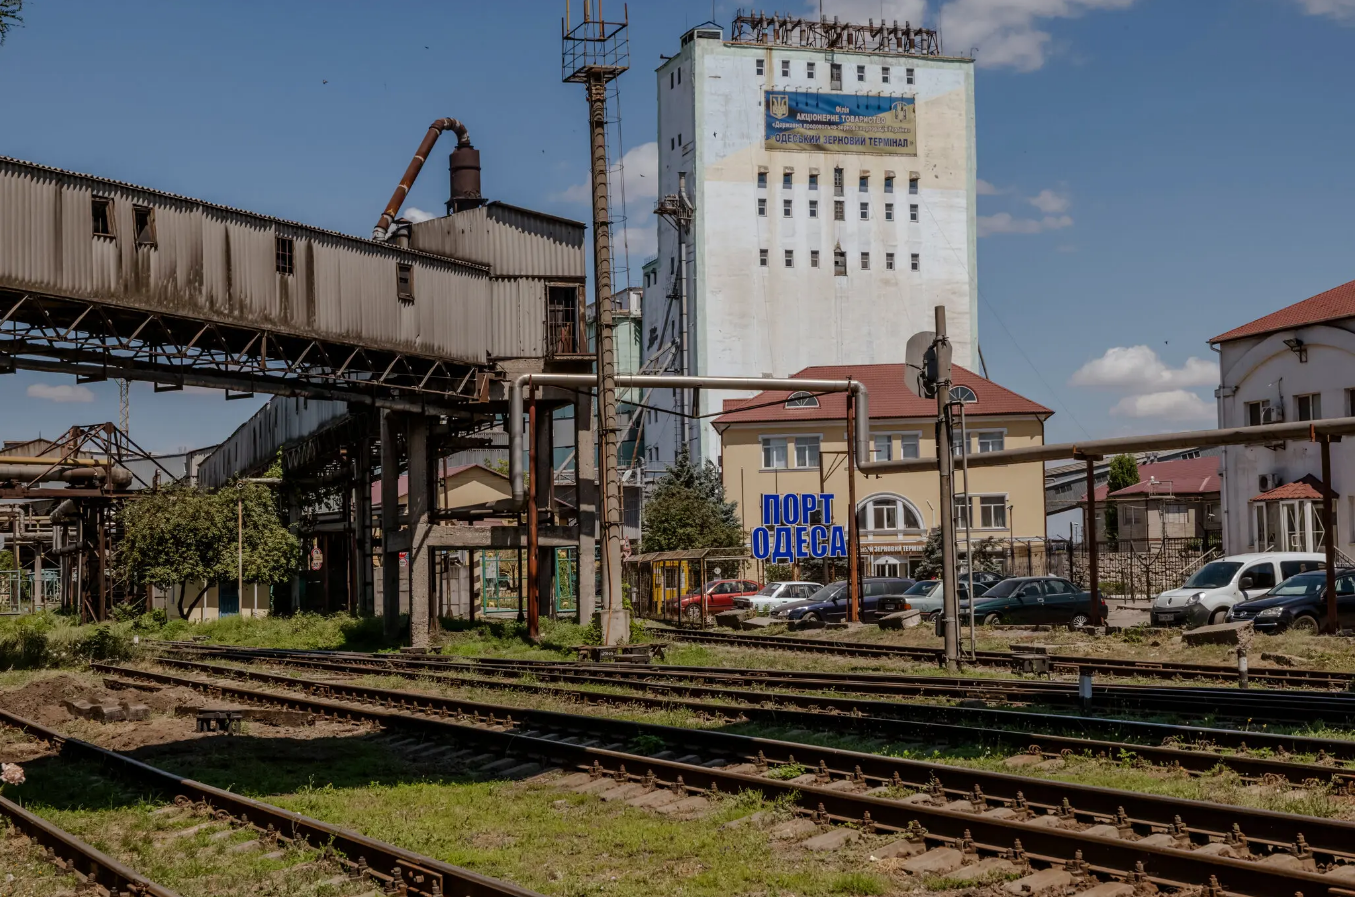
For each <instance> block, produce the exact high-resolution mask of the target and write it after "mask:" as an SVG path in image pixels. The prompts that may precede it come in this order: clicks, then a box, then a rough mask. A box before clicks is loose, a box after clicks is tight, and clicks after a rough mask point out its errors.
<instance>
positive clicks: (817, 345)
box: [644, 40, 978, 461]
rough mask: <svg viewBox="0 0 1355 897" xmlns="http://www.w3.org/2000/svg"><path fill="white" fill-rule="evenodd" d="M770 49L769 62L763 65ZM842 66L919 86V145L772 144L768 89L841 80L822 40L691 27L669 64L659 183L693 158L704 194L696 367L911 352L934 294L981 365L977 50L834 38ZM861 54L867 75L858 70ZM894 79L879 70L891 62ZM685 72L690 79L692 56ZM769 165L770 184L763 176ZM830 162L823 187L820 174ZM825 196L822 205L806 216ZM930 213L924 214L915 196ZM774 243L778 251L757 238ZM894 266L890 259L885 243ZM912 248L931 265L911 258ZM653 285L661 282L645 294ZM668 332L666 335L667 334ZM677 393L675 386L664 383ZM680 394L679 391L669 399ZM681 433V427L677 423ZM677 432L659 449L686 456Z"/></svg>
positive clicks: (664, 239)
mask: <svg viewBox="0 0 1355 897" xmlns="http://www.w3.org/2000/svg"><path fill="white" fill-rule="evenodd" d="M758 59H762V60H763V62H764V70H765V72H766V75H765V76H759V75H757V74H756V62H757V60H758ZM782 59H789V60H790V61H791V77H790V79H789V80H783V79H782V78H781V76H780V72H781V60H782ZM831 59H832V61H836V62H840V63H841V64H842V66H843V71H844V81H843V85H842V87H843V90H842V92H843V93H853V94H864V93H881V94H885V95H899V96H915V97H916V99H917V121H918V130H919V140H918V155H917V156H906V155H876V154H863V153H822V152H801V151H774V150H772V151H769V150H767V149H765V148H764V110H763V108H762V100H763V91H764V90H765V89H774V88H782V87H784V88H786V89H789V90H818V91H821V92H827V91H828V88H829V60H830V56H829V54H828V53H826V52H824V51H817V50H807V49H805V50H802V49H791V48H781V47H770V48H758V47H752V46H745V45H732V44H726V43H723V42H721V41H716V40H692V41H690V42H689V43H688V44H686V45H685V46H684V47H683V48H682V50H681V52H680V53H679V54H678V55H677V56H675V57H673V58H672V59H671V60H669V61H667V62H666V63H664V65H662V66H661V67H660V68H659V69H658V72H657V74H658V85H657V86H658V95H659V96H658V98H659V193H660V195H661V196H662V195H665V194H669V193H675V192H676V191H677V188H678V180H679V173H680V172H687V173H688V181H687V183H688V190H689V193H690V194H691V197H692V199H693V201H694V203H695V206H696V219H695V223H694V243H695V245H694V247H692V248H690V249H689V253H688V255H689V260H690V262H691V265H690V268H689V274H690V275H691V279H690V281H689V294H690V299H689V305H690V311H691V324H690V330H691V334H692V341H693V357H694V368H695V371H694V372H695V373H699V374H722V375H739V376H762V375H773V376H778V377H784V376H789V375H791V374H794V373H795V372H797V371H799V370H801V369H802V368H804V367H807V366H809V365H812V364H877V363H884V362H899V361H902V360H903V348H904V344H905V343H906V341H907V339H908V337H910V336H912V335H913V333H915V332H917V331H919V330H926V329H930V328H931V326H932V307H933V306H934V305H937V304H944V305H945V306H946V308H947V317H948V327H949V331H950V334H951V340H952V343H953V345H954V347H955V356H954V358H955V361H956V363H958V364H962V365H966V366H969V365H970V361H971V355H972V354H973V347H974V343H975V340H976V338H977V330H976V312H977V295H978V293H977V279H976V241H975V216H974V208H975V206H974V196H975V138H974V133H975V132H974V104H973V84H974V82H973V66H972V63H971V62H969V61H964V60H949V59H931V58H925V57H905V56H892V55H882V54H881V55H877V54H865V53H850V52H841V51H837V52H834V53H833V54H832V56H831ZM809 61H813V62H815V64H816V78H815V80H814V81H813V82H811V81H809V80H808V79H807V78H806V75H805V73H806V65H805V64H806V63H807V62H809ZM858 64H864V65H865V66H866V72H867V75H866V81H865V82H863V83H859V82H857V81H856V80H855V77H856V76H855V69H856V66H857V65H858ZM885 65H887V66H889V67H890V69H891V81H890V83H889V84H884V83H881V74H880V72H881V67H882V66H885ZM905 68H913V69H914V71H915V82H916V83H915V84H914V85H906V84H904V83H903V80H904V70H905ZM679 70H680V71H681V73H682V80H681V82H680V83H679V82H678V81H677V78H676V74H677V72H678V71H679ZM835 167H841V168H843V169H844V171H845V178H844V181H845V184H844V186H845V189H844V191H843V193H844V195H843V196H842V197H841V199H842V200H843V201H844V202H845V205H846V216H845V217H846V220H845V221H840V222H839V221H834V220H833V201H834V199H835V197H834V191H833V169H834V168H835ZM787 168H791V169H794V171H793V186H792V187H791V188H790V189H789V190H783V189H782V186H781V176H782V173H783V171H784V170H785V169H787ZM760 169H765V170H766V171H767V188H766V189H765V190H759V189H758V188H757V175H758V172H759V170H760ZM811 170H817V172H818V175H819V184H818V189H817V190H816V191H811V190H809V188H808V174H809V173H810V171H811ZM863 171H868V172H869V174H870V183H869V190H868V193H867V194H861V193H859V192H858V189H857V186H858V175H859V174H860V173H862V172H863ZM886 172H892V173H893V175H894V178H895V181H894V193H893V194H888V195H887V194H885V193H884V177H885V174H886ZM910 172H917V173H918V174H919V175H920V185H921V186H920V191H919V194H918V195H916V196H910V195H909V193H908V179H909V174H910ZM760 197H762V198H765V199H766V200H767V216H766V217H759V216H758V215H757V200H758V198H760ZM786 198H789V199H791V200H792V202H793V204H792V209H793V212H792V217H790V218H783V217H782V200H783V199H786ZM811 198H817V199H818V203H819V207H818V217H817V218H816V219H811V218H809V216H808V203H809V200H810V199H811ZM863 200H864V201H868V202H869V203H870V205H871V217H870V220H868V221H862V220H860V218H859V203H860V202H861V201H863ZM886 202H892V203H893V204H894V220H893V221H886V220H885V215H884V205H885V203H886ZM911 203H917V204H918V206H919V218H920V220H919V221H918V222H916V223H912V222H910V221H909V220H908V219H909V205H910V204H911ZM837 245H841V247H842V249H843V250H844V251H845V252H846V256H847V270H848V274H847V276H845V277H836V276H834V274H833V250H834V247H835V246H837ZM760 249H766V250H768V262H769V263H768V266H767V267H765V268H764V267H760V265H759V258H758V253H759V250H760ZM785 250H793V251H794V254H795V266H794V267H793V268H786V267H785V266H784V252H785ZM811 250H818V251H819V253H820V267H819V268H817V269H815V268H811V267H810V252H811ZM677 252H678V247H677V236H676V232H675V230H674V229H673V228H670V227H661V228H660V229H659V254H658V262H659V265H658V274H659V287H660V289H659V292H660V293H661V294H662V293H663V292H666V291H667V289H668V286H669V284H670V283H671V280H672V276H673V273H674V272H675V259H676V256H677ZM862 252H869V253H870V257H871V268H870V270H868V271H863V270H861V269H860V254H861V253H862ZM889 252H892V253H894V257H895V269H894V270H892V271H890V270H886V266H885V256H886V253H889ZM913 253H917V254H919V256H920V258H921V270H920V271H918V272H913V271H911V270H909V267H910V265H909V260H910V256H911V255H912V254H913ZM646 298H647V299H648V298H649V297H648V296H647V297H646ZM666 306H667V303H666V302H665V301H664V300H662V299H660V300H658V301H647V302H646V308H645V312H646V319H645V328H644V329H645V333H646V347H647V350H648V345H649V340H648V334H649V332H650V328H651V327H653V326H658V325H659V323H660V322H661V321H662V319H663V318H664V317H665V316H667V317H668V318H670V319H673V320H675V319H676V314H675V313H673V312H671V311H670V310H669V309H668V308H667V307H666ZM665 342H666V340H662V339H661V340H660V341H659V345H660V346H661V345H663V344H664V343H665ZM733 395H735V394H734V393H703V394H702V408H701V410H702V411H703V412H704V411H707V410H714V409H718V407H719V402H720V401H721V399H722V398H724V397H728V396H733ZM656 399H657V400H658V403H659V404H660V405H662V406H663V407H671V395H670V396H668V397H665V396H662V395H660V396H656ZM665 401H667V404H664V403H665ZM672 429H673V431H674V432H677V430H678V428H676V427H675V428H672ZM699 434H700V435H699V440H700V452H701V454H703V455H704V456H705V457H707V458H710V459H712V460H714V459H715V457H716V455H717V453H718V438H717V436H716V434H715V432H714V430H713V428H711V427H710V425H709V424H703V425H702V426H701V427H700V428H699ZM675 448H676V446H675V445H674V443H673V440H672V439H668V440H665V442H664V445H663V447H662V448H661V455H660V460H662V461H668V460H670V459H671V458H672V456H673V453H674V449H675Z"/></svg>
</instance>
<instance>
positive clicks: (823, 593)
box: [772, 576, 914, 623]
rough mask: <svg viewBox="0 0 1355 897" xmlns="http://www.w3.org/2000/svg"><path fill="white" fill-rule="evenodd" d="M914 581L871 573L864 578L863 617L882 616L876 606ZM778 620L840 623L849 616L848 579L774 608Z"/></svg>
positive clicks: (875, 617)
mask: <svg viewBox="0 0 1355 897" xmlns="http://www.w3.org/2000/svg"><path fill="white" fill-rule="evenodd" d="M913 582H914V581H913V580H911V579H903V578H899V577H893V576H868V577H866V578H865V579H863V580H861V620H862V622H869V621H871V620H876V619H878V618H879V613H878V612H877V607H876V605H877V604H878V602H879V600H880V598H882V597H883V596H885V595H902V594H903V593H904V592H906V591H908V589H909V588H911V587H912V585H913ZM772 619H774V620H778V621H792V620H823V621H824V622H825V623H836V622H839V621H841V620H845V619H847V581H846V580H845V579H840V580H838V581H837V582H834V583H829V584H828V585H826V586H824V587H823V588H821V589H819V590H818V591H817V592H815V593H814V594H813V595H810V596H809V597H808V598H806V599H805V600H803V601H797V602H795V603H794V604H787V605H785V606H783V607H778V608H777V609H776V610H774V611H772Z"/></svg>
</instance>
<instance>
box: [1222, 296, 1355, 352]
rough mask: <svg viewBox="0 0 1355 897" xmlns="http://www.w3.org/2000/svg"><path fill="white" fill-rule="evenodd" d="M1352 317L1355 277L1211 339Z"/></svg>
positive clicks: (1224, 339)
mask: <svg viewBox="0 0 1355 897" xmlns="http://www.w3.org/2000/svg"><path fill="white" fill-rule="evenodd" d="M1349 317H1355V280H1352V281H1350V282H1349V283H1343V284H1341V285H1340V286H1339V287H1333V288H1332V289H1330V290H1327V292H1325V293H1318V294H1317V295H1316V296H1313V297H1312V298H1310V299H1304V300H1303V301H1302V302H1295V303H1294V304H1293V305H1291V306H1289V307H1288V308H1282V309H1280V310H1279V311H1277V312H1272V313H1271V314H1268V315H1266V316H1265V317H1264V318H1257V319H1256V320H1255V321H1252V322H1251V323H1250V324H1243V325H1242V326H1241V327H1235V328H1233V329H1232V330H1229V331H1228V332H1227V333H1220V334H1219V335H1218V336H1216V337H1214V338H1213V339H1211V340H1210V342H1211V343H1225V342H1228V341H1229V340H1235V339H1242V338H1243V337H1245V336H1260V335H1261V334H1263V333H1274V332H1275V331H1277V330H1289V329H1290V328H1293V327H1302V326H1304V325H1305V324H1318V323H1321V322H1322V321H1334V320H1336V319H1338V318H1349Z"/></svg>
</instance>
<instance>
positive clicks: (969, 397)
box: [950, 386, 979, 405]
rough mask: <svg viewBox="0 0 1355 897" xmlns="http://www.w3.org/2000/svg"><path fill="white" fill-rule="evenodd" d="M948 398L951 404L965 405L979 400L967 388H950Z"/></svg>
mask: <svg viewBox="0 0 1355 897" xmlns="http://www.w3.org/2000/svg"><path fill="white" fill-rule="evenodd" d="M950 398H951V401H953V402H964V403H965V404H966V405H968V404H969V403H971V402H977V401H978V400H979V397H978V396H976V395H974V390H972V389H970V388H969V387H968V386H952V387H951V388H950Z"/></svg>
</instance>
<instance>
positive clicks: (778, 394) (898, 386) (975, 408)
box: [715, 364, 1054, 424]
mask: <svg viewBox="0 0 1355 897" xmlns="http://www.w3.org/2000/svg"><path fill="white" fill-rule="evenodd" d="M792 376H794V377H796V378H801V379H811V380H845V379H847V378H848V377H851V378H852V379H855V380H860V381H861V382H862V383H864V384H865V385H866V389H867V390H868V391H869V392H870V417H871V420H876V419H881V420H884V419H893V418H910V417H935V415H936V401H935V400H934V399H921V398H918V397H917V396H915V395H913V394H912V393H911V392H909V391H908V388H907V387H906V386H905V385H904V366H903V365H901V364H863V365H823V366H819V367H808V368H805V369H804V370H802V371H800V372H799V373H797V374H794V375H792ZM953 378H954V382H955V384H956V385H957V386H967V387H969V388H970V389H972V390H973V391H974V395H975V397H976V398H977V401H975V402H972V403H969V404H966V405H965V415H966V416H968V417H983V416H992V415H998V414H1034V415H1038V416H1041V417H1048V416H1049V415H1051V414H1053V413H1054V412H1053V411H1051V410H1049V409H1048V408H1046V407H1045V406H1043V405H1041V404H1039V403H1038V402H1032V401H1031V400H1030V399H1027V398H1025V397H1023V396H1019V395H1017V394H1016V393H1014V392H1012V391H1011V390H1010V389H1007V388H1006V387H1003V386H999V385H998V384H996V383H994V382H993V381H991V380H986V379H984V378H983V377H980V376H979V375H978V374H976V373H974V372H973V371H969V370H966V369H965V368H962V367H960V366H959V365H955V366H954V374H953ZM790 396H791V393H789V392H785V391H775V390H772V391H768V392H760V393H758V394H757V395H755V396H753V397H752V398H748V399H744V400H742V402H741V403H740V405H739V408H742V409H745V410H738V409H732V410H730V403H728V402H726V403H725V408H726V409H727V410H726V412H725V413H724V414H722V415H720V416H719V417H717V418H716V419H715V423H716V424H739V423H752V422H761V421H767V422H771V421H779V422H789V421H797V420H804V421H811V420H843V419H845V418H846V414H847V397H846V395H845V394H843V393H828V394H826V395H821V396H819V397H818V406H817V407H813V408H787V407H786V405H785V402H786V399H788V398H790ZM758 406H761V407H758Z"/></svg>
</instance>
